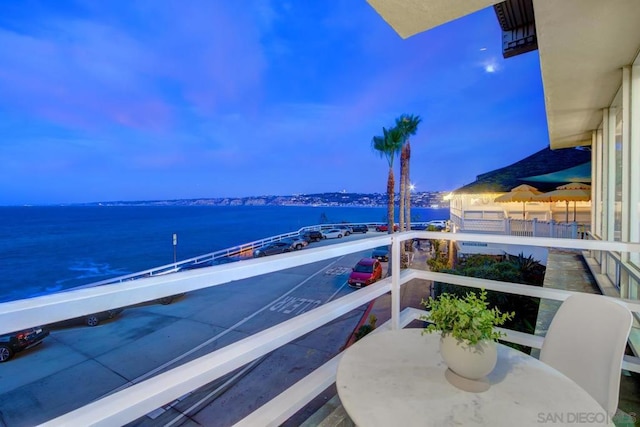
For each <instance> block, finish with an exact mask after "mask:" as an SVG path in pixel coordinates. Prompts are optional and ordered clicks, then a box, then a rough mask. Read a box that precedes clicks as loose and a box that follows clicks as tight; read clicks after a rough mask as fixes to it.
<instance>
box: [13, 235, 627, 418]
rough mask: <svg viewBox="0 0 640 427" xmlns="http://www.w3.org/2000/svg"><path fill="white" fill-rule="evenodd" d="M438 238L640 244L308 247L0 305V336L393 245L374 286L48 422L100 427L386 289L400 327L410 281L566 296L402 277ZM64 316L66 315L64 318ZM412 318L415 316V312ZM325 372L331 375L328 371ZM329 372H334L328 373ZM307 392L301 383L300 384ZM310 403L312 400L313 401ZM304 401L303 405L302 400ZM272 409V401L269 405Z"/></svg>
mask: <svg viewBox="0 0 640 427" xmlns="http://www.w3.org/2000/svg"><path fill="white" fill-rule="evenodd" d="M414 238H420V239H439V240H443V239H445V240H464V241H470V242H488V243H501V244H516V245H530V246H541V247H559V248H574V249H583V250H600V251H619V252H634V253H637V252H640V244H638V243H623V242H611V241H594V240H574V239H552V238H536V237H529V238H514V237H510V236H501V235H488V234H454V233H440V232H426V231H412V232H405V233H397V234H391V235H381V236H377V237H373V238H369V239H362V240H357V241H354V242H345V243H339V244H335V245H330V246H326V247H321V248H310V249H306V250H304V251H300V252H293V253H289V254H284V255H275V256H271V257H266V258H261V259H251V260H247V261H243V262H238V263H232V264H224V265H219V266H213V267H207V268H203V269H198V270H192V271H185V272H178V273H176V274H170V275H161V276H152V277H148V278H144V279H140V280H135V281H130V282H126V283H123V282H120V283H114V284H109V285H104V286H97V287H91V288H85V289H78V290H75V291H71V292H65V293H59V294H53V295H47V296H42V297H37V298H32V299H29V300H20V301H13V302H8V303H3V304H0V333H4V332H10V331H14V330H19V329H21V328H23V327H29V326H32V325H34V324H46V323H52V322H54V321H58V320H64V319H65V318H70V317H77V316H80V315H83V314H87V313H93V312H98V311H104V310H106V309H108V308H113V307H114V306H127V305H132V304H136V303H138V302H143V301H149V300H153V299H156V298H160V297H163V296H170V295H174V294H177V293H181V292H188V291H193V290H196V289H202V288H206V287H210V286H216V285H220V284H224V283H228V282H231V281H233V280H239V279H244V278H249V277H254V276H258V275H261V274H265V273H271V272H275V271H280V270H283V269H286V268H291V267H296V266H300V265H303V264H308V263H312V262H316V261H321V260H324V259H330V258H334V257H337V256H342V255H346V254H350V253H354V252H360V251H364V250H368V249H372V248H374V247H377V246H381V245H385V244H392V251H391V257H392V261H393V262H392V268H393V270H392V276H391V277H389V278H387V279H384V280H382V281H380V282H378V283H376V284H374V285H371V286H368V287H366V288H364V289H361V290H359V291H357V292H354V293H351V294H349V295H348V296H345V297H342V298H340V299H338V300H335V301H333V302H331V303H328V304H325V305H323V306H320V307H318V308H316V309H314V310H311V311H309V312H307V313H304V314H301V315H299V316H297V317H295V318H293V319H291V320H289V321H286V322H283V323H281V324H279V325H277V326H274V327H271V328H269V329H267V330H264V331H262V332H259V333H257V334H254V335H252V336H250V337H248V338H246V339H243V340H240V341H237V342H235V343H233V344H230V345H228V346H226V347H224V348H222V349H220V350H217V351H215V352H213V353H210V354H207V355H205V356H202V357H200V358H198V359H196V360H193V361H191V362H188V363H186V364H184V365H181V366H179V367H176V368H174V369H171V370H170V371H167V372H164V373H161V374H159V375H157V376H155V377H153V378H150V379H147V380H145V381H144V382H140V383H137V384H135V385H133V386H131V387H129V388H127V389H124V390H121V391H119V392H116V393H114V394H111V395H109V396H107V397H104V398H102V399H100V400H97V401H95V402H93V403H90V404H88V405H86V406H84V407H81V408H79V409H77V410H75V411H72V412H69V413H67V414H65V415H63V416H61V417H59V418H56V419H54V420H51V421H50V422H48V423H47V424H46V425H56V426H57V425H65V426H67V425H82V426H84V425H97V426H101V425H104V426H110V425H121V424H126V423H128V422H131V421H133V420H135V419H137V418H139V417H141V416H143V415H145V414H147V413H149V412H151V411H153V410H154V409H156V408H158V407H160V406H162V405H164V404H165V403H167V402H170V401H172V400H174V399H177V398H179V397H180V396H182V395H184V394H185V393H187V392H189V391H192V390H195V389H197V388H198V387H200V386H202V385H205V384H207V383H209V382H211V381H213V380H215V379H217V378H220V377H221V376H223V375H225V374H227V373H230V372H231V371H233V370H234V369H236V368H238V367H241V366H243V365H245V364H246V363H249V362H250V361H252V360H254V359H256V358H258V357H261V356H263V355H265V354H267V353H269V352H271V351H273V350H274V349H277V348H279V347H281V346H282V345H284V344H286V343H288V342H291V341H292V340H294V339H296V338H298V337H300V336H302V335H304V334H306V333H308V332H310V331H312V330H314V329H316V328H318V327H320V326H322V325H325V324H327V323H328V322H330V321H332V320H334V319H336V318H338V317H339V316H341V315H343V314H345V313H347V312H349V311H351V310H353V309H355V308H357V307H360V306H362V305H363V304H366V303H368V302H370V301H373V300H374V299H376V298H377V297H378V296H380V295H383V294H385V293H387V292H389V291H391V320H390V323H389V325H388V327H390V328H393V329H397V328H400V327H401V326H402V325H403V324H405V322H404V320H403V319H404V318H406V316H403V314H404V312H401V311H400V287H401V285H402V284H404V283H406V282H408V281H409V280H411V279H423V280H438V281H443V282H448V283H453V284H458V285H463V286H471V287H482V288H485V289H491V290H497V291H503V292H509V293H514V294H519V295H529V296H534V297H540V298H549V299H555V300H563V299H565V298H566V297H567V296H568V295H570V294H571V292H569V291H560V290H553V289H544V288H539V287H531V286H526V285H519V284H513V283H504V282H496V281H490V280H484V279H477V278H470V277H464V276H454V275H448V274H443V273H434V272H427V271H418V270H413V269H408V270H403V271H402V272H400V243H401V242H402V241H404V240H409V239H414ZM623 302H624V303H625V304H626V305H627V306H628V307H629V309H630V310H632V311H634V312H640V303H639V302H638V301H629V300H624V301H623ZM61 313H64V314H61ZM413 313H414V314H415V312H413ZM508 334H509V335H508V337H507V338H508V339H507V340H511V341H513V342H518V343H523V344H525V345H530V346H533V347H536V346H539V343H540V342H539V340H540V339H539V338H537V337H533V336H530V335H527V334H519V333H514V332H512V331H508ZM639 362H640V361H639V360H638V359H636V358H629V357H627V358H626V359H625V369H628V370H632V371H635V372H640V363H639ZM325 371H326V372H325V375H329V378H328V379H329V380H330V379H331V375H335V371H332V370H331V369H325ZM327 372H328V373H327ZM331 372H333V373H331ZM312 378H316V379H315V380H313V381H311V380H308V379H303V380H302V381H303V382H304V381H309V384H310V385H309V387H310V388H312V389H313V388H314V387H315V389H317V387H318V385H317V383H316V381H320V380H321V381H324V382H326V381H327V378H326V376H323V375H316V376H315V377H312ZM300 387H302V388H303V389H305V390H306V387H307V386H306V385H305V383H302V385H300ZM311 398H312V397H311ZM304 401H305V399H302V400H300V399H298V401H297V402H296V403H292V402H290V401H286V400H284V401H283V400H282V399H274V402H276V403H274V404H273V405H276V408H273V407H271V408H270V411H272V413H274V412H277V413H282V414H286V413H290V411H291V410H292V408H293V407H294V406H296V405H300V404H304ZM306 401H307V402H308V400H306ZM268 405H270V404H268Z"/></svg>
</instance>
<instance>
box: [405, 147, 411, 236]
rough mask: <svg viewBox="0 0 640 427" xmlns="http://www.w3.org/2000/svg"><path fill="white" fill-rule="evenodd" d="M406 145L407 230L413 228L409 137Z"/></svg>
mask: <svg viewBox="0 0 640 427" xmlns="http://www.w3.org/2000/svg"><path fill="white" fill-rule="evenodd" d="M405 146H406V148H407V164H406V165H405V167H404V173H405V186H406V193H405V197H406V200H405V202H404V213H405V215H406V220H405V224H406V226H407V230H411V177H410V175H409V170H410V166H411V144H410V143H409V139H407V143H406V144H405Z"/></svg>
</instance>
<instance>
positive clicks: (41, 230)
mask: <svg viewBox="0 0 640 427" xmlns="http://www.w3.org/2000/svg"><path fill="white" fill-rule="evenodd" d="M411 212H412V218H413V221H415V222H419V221H430V220H435V219H448V217H449V209H448V208H422V207H421V208H415V207H413V208H412V210H411ZM396 215H397V209H396ZM342 222H353V223H358V222H386V207H382V206H380V207H365V206H271V205H269V206H176V205H166V206H93V205H72V206H6V207H0V254H2V263H0V273H1V274H2V277H3V278H4V280H3V282H2V283H0V302H6V301H12V300H18V299H24V298H30V297H34V296H38V295H45V294H50V293H54V292H59V291H63V290H68V289H72V288H74V287H77V286H81V285H86V284H90V283H93V282H97V281H101V280H105V279H109V278H113V277H118V276H121V275H125V274H130V273H135V272H138V271H143V270H147V269H150V268H154V267H158V266H161V265H166V264H170V263H172V262H173V259H174V258H173V257H174V247H173V235H174V234H176V235H177V246H176V259H177V260H178V261H180V260H185V259H189V258H193V257H196V256H200V255H204V254H207V253H211V252H215V251H217V250H221V249H226V248H229V247H233V246H237V245H240V244H244V243H249V242H253V241H256V240H260V239H263V238H266V237H270V236H275V235H279V234H283V233H289V232H295V231H298V230H300V229H301V228H303V227H306V226H311V225H318V224H322V223H342Z"/></svg>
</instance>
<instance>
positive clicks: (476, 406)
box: [336, 329, 613, 427]
mask: <svg viewBox="0 0 640 427" xmlns="http://www.w3.org/2000/svg"><path fill="white" fill-rule="evenodd" d="M446 371H447V366H446V365H445V363H444V361H443V360H442V357H441V356H440V335H438V334H425V335H422V329H402V330H397V331H386V332H378V333H374V334H370V335H368V336H367V337H366V338H365V339H362V340H360V341H358V342H357V343H355V344H354V345H353V346H351V347H350V348H349V349H348V350H347V351H345V353H344V355H343V356H342V360H341V361H340V364H339V366H338V373H337V379H336V385H337V388H338V394H339V396H340V400H341V401H342V405H343V406H344V408H345V410H346V411H347V413H348V414H349V416H350V417H351V419H352V420H353V421H354V422H355V423H356V425H359V426H365V427H369V426H385V427H386V426H394V425H397V426H412V425H414V426H438V427H441V426H454V425H455V426H459V425H465V426H466V425H486V426H514V425H518V426H527V425H531V426H533V425H535V426H537V427H540V426H541V425H544V424H547V425H553V426H554V427H555V426H558V425H563V424H567V425H576V424H577V425H607V426H611V425H613V423H612V422H611V420H610V418H608V416H607V413H606V411H605V410H604V409H603V408H602V407H601V406H600V405H599V404H598V403H597V402H596V400H595V399H593V398H592V397H591V395H589V394H588V393H587V392H586V391H585V390H583V389H582V388H581V387H579V386H578V385H577V384H576V383H574V382H573V381H572V380H570V379H569V378H567V377H566V376H564V375H563V374H561V373H560V372H558V371H557V370H555V369H553V368H551V367H550V366H548V365H546V364H544V363H542V362H540V361H539V360H538V359H535V358H533V357H531V356H528V355H526V354H524V353H522V352H520V351H517V350H515V349H512V348H510V347H507V346H504V345H501V344H498V363H497V365H496V367H495V369H494V370H493V371H492V372H491V373H490V374H489V375H488V376H487V378H486V379H487V380H488V383H489V386H488V389H487V390H486V391H482V392H469V391H464V390H462V389H460V388H458V387H456V386H454V385H452V383H451V382H449V380H447V378H446V377H445V372H446ZM448 376H449V375H448Z"/></svg>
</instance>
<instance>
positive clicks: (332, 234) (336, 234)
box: [322, 228, 345, 239]
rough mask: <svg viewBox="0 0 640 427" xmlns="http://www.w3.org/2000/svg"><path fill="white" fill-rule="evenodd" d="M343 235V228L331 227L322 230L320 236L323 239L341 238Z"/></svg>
mask: <svg viewBox="0 0 640 427" xmlns="http://www.w3.org/2000/svg"><path fill="white" fill-rule="evenodd" d="M344 235H345V232H344V230H341V229H339V228H332V229H330V230H322V237H323V238H325V239H341V238H342V236H344Z"/></svg>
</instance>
